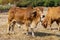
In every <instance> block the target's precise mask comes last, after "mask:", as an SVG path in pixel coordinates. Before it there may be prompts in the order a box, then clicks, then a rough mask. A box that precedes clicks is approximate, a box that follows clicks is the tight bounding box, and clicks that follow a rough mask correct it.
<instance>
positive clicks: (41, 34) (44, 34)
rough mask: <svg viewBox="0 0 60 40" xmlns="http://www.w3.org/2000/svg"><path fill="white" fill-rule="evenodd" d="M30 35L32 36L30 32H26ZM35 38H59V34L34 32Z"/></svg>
mask: <svg viewBox="0 0 60 40" xmlns="http://www.w3.org/2000/svg"><path fill="white" fill-rule="evenodd" d="M28 33H29V34H30V35H32V33H31V32H28ZM34 34H35V36H40V37H44V36H57V37H60V35H59V34H52V33H44V32H34Z"/></svg>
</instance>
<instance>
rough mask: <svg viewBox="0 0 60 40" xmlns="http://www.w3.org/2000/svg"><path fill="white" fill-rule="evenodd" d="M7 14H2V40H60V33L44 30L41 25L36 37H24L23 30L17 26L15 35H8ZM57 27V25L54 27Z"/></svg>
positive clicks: (0, 39)
mask: <svg viewBox="0 0 60 40" xmlns="http://www.w3.org/2000/svg"><path fill="white" fill-rule="evenodd" d="M7 16H8V15H7V14H4V13H2V14H0V40H60V31H58V30H56V31H51V30H47V29H44V28H43V27H42V26H41V25H40V24H39V25H38V27H37V28H36V29H34V30H35V37H32V36H31V35H28V36H27V35H24V34H23V33H22V32H23V31H22V29H21V28H19V27H17V26H15V28H14V29H15V30H14V31H15V34H10V35H9V34H8V24H7ZM53 26H54V27H57V25H56V23H54V24H53V25H52V27H53Z"/></svg>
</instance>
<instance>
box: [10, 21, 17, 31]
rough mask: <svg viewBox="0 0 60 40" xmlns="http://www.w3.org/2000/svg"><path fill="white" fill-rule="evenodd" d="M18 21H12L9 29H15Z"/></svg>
mask: <svg viewBox="0 0 60 40" xmlns="http://www.w3.org/2000/svg"><path fill="white" fill-rule="evenodd" d="M15 23H16V21H12V22H11V23H10V25H9V31H14V26H15Z"/></svg>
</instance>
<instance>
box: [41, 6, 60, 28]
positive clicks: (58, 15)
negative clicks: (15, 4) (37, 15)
mask: <svg viewBox="0 0 60 40" xmlns="http://www.w3.org/2000/svg"><path fill="white" fill-rule="evenodd" d="M54 21H56V23H57V24H58V25H59V22H60V7H49V8H48V11H47V15H46V16H45V18H44V20H43V21H42V25H43V26H44V27H45V28H47V27H51V24H52V23H53V22H54Z"/></svg>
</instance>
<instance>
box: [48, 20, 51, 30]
mask: <svg viewBox="0 0 60 40" xmlns="http://www.w3.org/2000/svg"><path fill="white" fill-rule="evenodd" d="M47 29H48V30H51V20H48V25H47Z"/></svg>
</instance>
